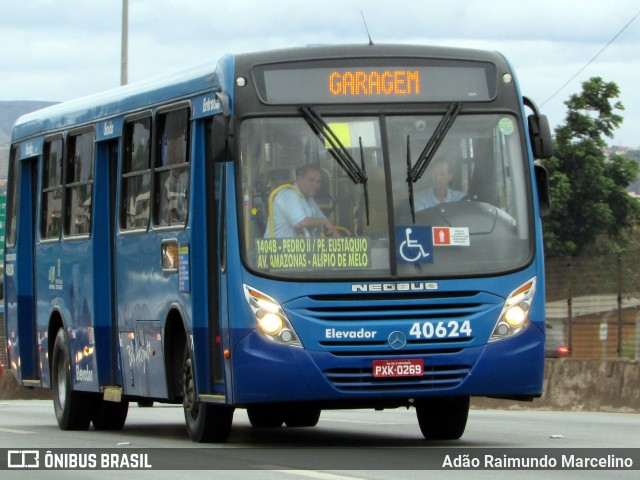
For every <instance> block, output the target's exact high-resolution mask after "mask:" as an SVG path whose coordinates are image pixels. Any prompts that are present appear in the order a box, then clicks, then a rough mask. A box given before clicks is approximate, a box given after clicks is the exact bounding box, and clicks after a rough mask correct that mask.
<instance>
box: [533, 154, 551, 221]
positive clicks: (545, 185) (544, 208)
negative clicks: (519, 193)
mask: <svg viewBox="0 0 640 480" xmlns="http://www.w3.org/2000/svg"><path fill="white" fill-rule="evenodd" d="M534 168H535V173H536V185H537V187H538V202H539V204H540V215H541V216H543V217H544V216H545V215H548V214H549V213H551V195H550V194H549V173H548V172H547V169H546V168H544V167H543V166H542V165H538V164H537V163H536V164H535V165H534Z"/></svg>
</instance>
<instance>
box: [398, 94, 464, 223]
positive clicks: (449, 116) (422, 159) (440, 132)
mask: <svg viewBox="0 0 640 480" xmlns="http://www.w3.org/2000/svg"><path fill="white" fill-rule="evenodd" d="M460 110H462V104H461V103H457V102H456V103H452V104H451V105H450V106H449V109H448V110H447V113H445V114H444V117H442V120H440V123H439V124H438V126H437V127H436V129H435V131H434V132H433V135H431V138H430V139H429V141H428V142H427V145H426V146H425V147H424V150H422V153H421V154H420V156H419V157H418V160H417V161H416V164H415V165H412V162H411V140H410V138H409V135H407V184H408V185H409V207H410V208H411V219H412V220H413V223H416V207H415V204H414V197H413V184H414V183H416V182H417V181H418V180H420V179H421V178H422V175H424V172H425V171H426V170H427V167H428V166H429V164H430V163H431V160H433V157H434V156H435V154H436V152H437V151H438V148H439V147H440V145H441V144H442V141H443V140H444V137H446V136H447V133H448V132H449V129H450V128H451V126H452V125H453V122H454V121H455V120H456V117H457V116H458V114H459V113H460Z"/></svg>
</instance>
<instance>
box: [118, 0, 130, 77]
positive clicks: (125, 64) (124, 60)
mask: <svg viewBox="0 0 640 480" xmlns="http://www.w3.org/2000/svg"><path fill="white" fill-rule="evenodd" d="M128 76H129V0H122V53H121V64H120V85H126V84H127V83H129V80H128Z"/></svg>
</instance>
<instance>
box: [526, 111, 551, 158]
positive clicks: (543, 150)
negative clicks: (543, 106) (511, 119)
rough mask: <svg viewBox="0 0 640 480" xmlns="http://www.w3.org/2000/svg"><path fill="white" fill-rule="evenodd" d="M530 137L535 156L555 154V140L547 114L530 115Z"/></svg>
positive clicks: (541, 156) (546, 156) (547, 156)
mask: <svg viewBox="0 0 640 480" xmlns="http://www.w3.org/2000/svg"><path fill="white" fill-rule="evenodd" d="M527 120H528V122H529V138H530V139H531V149H532V150H533V156H534V157H535V158H540V159H542V158H550V157H551V156H553V142H552V140H551V129H550V128H549V120H548V119H547V116H546V115H535V114H534V115H529V116H528V117H527Z"/></svg>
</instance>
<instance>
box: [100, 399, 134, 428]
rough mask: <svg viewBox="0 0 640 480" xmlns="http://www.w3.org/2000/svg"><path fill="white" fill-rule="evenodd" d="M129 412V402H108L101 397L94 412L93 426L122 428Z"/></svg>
mask: <svg viewBox="0 0 640 480" xmlns="http://www.w3.org/2000/svg"><path fill="white" fill-rule="evenodd" d="M128 413H129V402H128V401H126V400H123V401H121V402H108V401H106V400H104V399H100V400H99V401H98V402H96V407H95V411H94V413H93V418H92V421H93V428H95V429H96V430H122V429H123V428H124V423H125V422H126V420H127V414H128Z"/></svg>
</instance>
